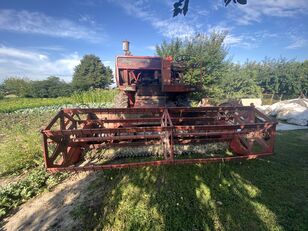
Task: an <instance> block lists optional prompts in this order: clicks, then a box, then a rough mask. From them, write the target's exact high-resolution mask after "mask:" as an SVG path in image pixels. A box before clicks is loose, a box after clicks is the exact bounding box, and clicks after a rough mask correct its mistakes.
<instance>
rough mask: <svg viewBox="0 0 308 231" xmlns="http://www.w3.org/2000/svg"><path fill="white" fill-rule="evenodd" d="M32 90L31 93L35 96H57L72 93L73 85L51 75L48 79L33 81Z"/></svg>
mask: <svg viewBox="0 0 308 231" xmlns="http://www.w3.org/2000/svg"><path fill="white" fill-rule="evenodd" d="M30 90H31V93H30V94H29V95H30V96H31V97H33V98H56V97H60V96H69V95H71V93H72V88H71V85H70V84H68V83H66V82H64V81H61V80H60V78H58V77H55V76H50V77H48V78H47V79H46V80H41V81H32V83H31V88H30Z"/></svg>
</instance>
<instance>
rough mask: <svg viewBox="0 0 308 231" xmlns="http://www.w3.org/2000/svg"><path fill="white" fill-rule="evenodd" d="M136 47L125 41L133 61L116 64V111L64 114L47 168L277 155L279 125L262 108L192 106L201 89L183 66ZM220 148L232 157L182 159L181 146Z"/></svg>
mask: <svg viewBox="0 0 308 231" xmlns="http://www.w3.org/2000/svg"><path fill="white" fill-rule="evenodd" d="M128 45H129V43H128V42H127V41H124V43H123V50H124V51H125V55H124V56H118V57H117V58H116V80H117V85H118V88H119V89H120V93H119V95H118V96H117V97H116V100H115V108H99V109H96V108H95V109H94V108H91V109H80V108H74V109H62V110H61V111H60V112H58V113H57V115H56V116H55V117H54V118H53V119H52V120H51V122H50V123H49V125H48V126H47V127H46V128H45V129H43V130H42V135H43V149H44V160H45V166H46V168H47V170H49V171H52V172H56V171H88V170H103V169H112V168H126V167H136V166H149V165H164V164H189V163H190V164H192V163H208V162H217V161H230V160H241V159H254V158H257V157H262V156H267V155H271V154H273V151H274V139H275V130H276V122H274V121H272V120H271V119H270V118H269V117H267V116H266V115H264V114H263V113H261V112H260V111H258V110H257V109H255V108H254V106H215V107H213V106H210V107H190V105H189V100H188V94H189V93H190V92H192V91H196V88H195V87H192V86H187V85H185V84H184V83H183V82H182V81H183V66H182V65H181V64H180V63H176V62H173V61H172V58H171V57H170V58H166V59H163V58H161V57H144V56H132V55H131V54H130V52H129V47H128ZM212 142H219V143H226V144H227V145H228V149H229V150H230V151H231V152H229V153H228V154H217V155H208V153H206V152H205V150H204V152H203V154H201V155H194V154H191V153H190V154H187V153H186V154H185V152H184V153H183V152H180V153H177V150H179V149H181V147H182V148H183V147H185V150H186V148H187V147H189V146H196V145H200V147H201V148H202V146H204V144H208V143H212ZM145 146H146V147H147V149H145V150H144V149H143V150H142V151H141V152H140V148H141V149H142V147H145ZM150 147H155V148H156V149H159V150H160V151H161V152H160V153H158V154H157V153H156V152H155V153H154V152H153V151H149V150H153V149H151V148H150ZM128 150H132V151H131V152H130V153H129V152H128ZM125 152H126V154H125ZM127 152H128V153H127ZM123 153H124V154H123ZM154 154H155V155H154ZM138 157H139V158H138ZM140 157H141V158H140Z"/></svg>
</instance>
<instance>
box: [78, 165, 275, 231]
mask: <svg viewBox="0 0 308 231" xmlns="http://www.w3.org/2000/svg"><path fill="white" fill-rule="evenodd" d="M245 164H246V163H245ZM247 165H248V166H249V165H250V164H249V163H247ZM239 167H241V165H240V164H239V163H228V164H223V163H217V164H208V165H177V166H160V167H144V168H135V169H123V170H110V171H103V172H101V173H98V175H99V177H97V180H96V182H95V184H93V185H92V186H91V187H92V192H91V190H90V193H89V194H88V196H87V198H93V200H94V201H95V202H96V203H99V205H97V204H96V206H95V208H93V207H91V206H93V203H92V204H91V203H90V204H85V203H83V204H81V205H79V212H80V214H83V215H80V216H75V219H76V221H77V220H79V221H81V223H82V225H80V224H79V225H77V226H76V227H74V228H73V229H74V230H76V229H79V230H93V229H98V230H99V229H103V230H248V229H251V230H269V229H270V227H269V226H268V224H267V221H264V220H263V218H261V217H260V211H258V210H257V209H256V205H255V204H254V200H255V199H254V198H255V197H257V195H252V194H253V193H251V192H250V191H249V190H247V187H252V188H254V187H255V186H254V185H251V183H250V181H249V180H247V179H246V178H245V177H246V176H243V175H240V173H239V172H238V171H236V169H237V168H239ZM252 171H254V170H252ZM251 174H252V175H253V173H251ZM109 183H110V184H109ZM106 184H109V185H108V186H106ZM101 187H104V189H103V190H101V194H100V195H94V194H93V193H97V190H98V189H99V188H101ZM106 187H107V188H106ZM106 189H107V190H106ZM254 190H255V191H256V194H258V193H260V192H262V191H263V188H257V187H255V189H254ZM258 200H259V201H258V203H260V204H261V205H262V206H264V207H267V204H264V202H265V201H263V200H262V198H259V199H258ZM99 207H100V210H98V208H99ZM267 211H268V212H270V213H271V211H270V209H267ZM77 213H78V212H77ZM91 217H92V218H94V219H92V218H91Z"/></svg>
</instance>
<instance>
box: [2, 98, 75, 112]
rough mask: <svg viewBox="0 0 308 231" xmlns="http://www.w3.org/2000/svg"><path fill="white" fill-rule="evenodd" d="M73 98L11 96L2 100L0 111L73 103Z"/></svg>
mask: <svg viewBox="0 0 308 231" xmlns="http://www.w3.org/2000/svg"><path fill="white" fill-rule="evenodd" d="M72 102H73V100H72V98H70V97H60V98H48V99H47V98H46V99H45V98H44V99H40V98H9V99H3V100H1V101H0V113H3V112H6V113H8V112H13V111H17V110H19V109H26V108H36V107H42V106H51V105H65V104H70V103H72Z"/></svg>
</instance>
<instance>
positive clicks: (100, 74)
mask: <svg viewBox="0 0 308 231" xmlns="http://www.w3.org/2000/svg"><path fill="white" fill-rule="evenodd" d="M225 37H226V33H220V32H219V33H218V32H214V33H212V34H210V35H205V34H197V35H195V36H193V37H191V38H189V39H178V38H177V39H173V40H171V41H169V42H167V41H163V42H162V43H161V44H159V45H157V46H156V53H157V55H159V56H161V57H167V56H172V57H173V59H174V60H176V61H177V62H181V63H182V64H183V66H184V67H185V71H184V82H186V83H188V84H190V85H195V86H198V88H199V90H198V91H197V92H195V93H194V94H193V98H194V99H195V100H200V99H201V98H203V97H209V98H215V99H238V98H244V97H261V96H262V94H271V95H272V96H278V97H279V98H293V97H298V96H300V95H305V96H307V95H308V60H305V61H303V62H300V61H296V60H287V59H285V58H278V59H271V58H265V59H264V60H263V61H261V62H256V61H247V62H245V63H243V64H235V63H233V62H232V61H231V60H230V59H229V58H228V54H229V52H228V47H226V46H225V45H224V39H225ZM112 83H113V73H112V70H111V69H110V67H106V66H104V64H103V63H102V62H101V60H100V59H99V58H98V57H97V56H95V55H85V56H84V57H83V59H82V60H81V62H80V64H79V65H78V66H76V67H75V71H74V75H73V79H72V82H71V83H66V82H64V81H62V80H61V79H60V78H58V77H55V76H51V77H49V78H47V79H45V80H37V81H34V80H28V79H20V78H15V77H11V78H8V79H6V80H5V81H4V83H3V84H2V85H0V98H1V95H5V94H15V95H17V96H19V97H34V98H54V97H59V96H68V95H70V94H72V92H75V91H86V90H89V89H95V88H108V87H109V86H110V84H112ZM1 92H2V94H1Z"/></svg>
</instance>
